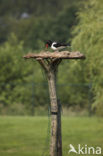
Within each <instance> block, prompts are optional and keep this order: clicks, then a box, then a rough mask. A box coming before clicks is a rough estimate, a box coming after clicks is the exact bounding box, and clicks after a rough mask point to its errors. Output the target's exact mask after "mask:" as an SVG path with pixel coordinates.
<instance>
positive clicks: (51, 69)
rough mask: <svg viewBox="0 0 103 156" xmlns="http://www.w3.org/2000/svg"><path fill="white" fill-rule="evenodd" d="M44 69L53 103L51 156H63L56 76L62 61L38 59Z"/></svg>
mask: <svg viewBox="0 0 103 156" xmlns="http://www.w3.org/2000/svg"><path fill="white" fill-rule="evenodd" d="M37 60H38V61H39V63H40V65H41V66H42V67H43V69H44V71H45V73H46V75H47V79H48V86H49V95H50V103H51V140H50V156H62V138H61V108H60V102H59V100H57V91H56V75H57V71H58V65H59V64H60V62H61V59H57V58H56V59H53V60H46V61H44V60H43V59H37Z"/></svg>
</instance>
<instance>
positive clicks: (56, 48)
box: [46, 40, 70, 51]
mask: <svg viewBox="0 0 103 156" xmlns="http://www.w3.org/2000/svg"><path fill="white" fill-rule="evenodd" d="M69 46H70V44H66V43H61V42H56V41H51V40H48V41H46V48H48V47H50V48H51V49H52V50H54V51H59V50H62V49H64V48H66V47H69Z"/></svg>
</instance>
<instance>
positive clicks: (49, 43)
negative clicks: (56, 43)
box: [45, 40, 52, 48]
mask: <svg viewBox="0 0 103 156" xmlns="http://www.w3.org/2000/svg"><path fill="white" fill-rule="evenodd" d="M51 45H52V41H51V40H48V41H46V44H45V46H46V48H48V47H50V46H51Z"/></svg>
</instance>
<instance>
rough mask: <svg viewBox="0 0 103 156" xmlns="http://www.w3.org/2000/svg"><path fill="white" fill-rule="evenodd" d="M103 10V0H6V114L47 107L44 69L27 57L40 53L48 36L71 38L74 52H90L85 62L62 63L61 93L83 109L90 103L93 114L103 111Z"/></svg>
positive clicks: (2, 48) (0, 18)
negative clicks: (25, 55) (23, 57)
mask: <svg viewBox="0 0 103 156" xmlns="http://www.w3.org/2000/svg"><path fill="white" fill-rule="evenodd" d="M9 3H10V4H9ZM25 13H26V14H25ZM102 14H103V2H102V0H100V1H96V0H93V1H90V0H87V1H82V0H78V3H77V2H75V1H73V0H72V1H71V0H69V1H67V0H65V1H58V0H55V1H54V0H51V1H47V0H45V1H44V2H43V1H41V0H39V1H36V0H35V1H34V0H31V1H30V2H29V1H28V0H26V1H24V2H23V1H22V2H21V1H17V0H12V1H11V2H9V1H8V0H6V3H5V1H3V0H1V5H0V23H1V24H0V69H1V70H0V113H1V114H22V115H25V114H31V111H32V110H33V109H34V112H35V109H36V108H38V107H44V109H47V107H48V106H47V105H48V102H49V101H48V89H47V88H48V87H47V84H46V78H45V76H44V73H43V71H42V70H41V68H40V66H39V65H38V64H37V63H36V62H33V60H30V61H24V60H23V59H22V56H23V55H24V54H26V53H28V52H29V51H32V52H40V51H41V50H43V49H44V48H45V46H44V42H45V40H47V39H52V40H58V41H64V42H71V47H72V51H74V50H76V51H77V50H78V51H80V52H82V53H84V54H85V55H86V60H85V61H80V60H78V61H75V60H70V61H63V62H62V64H61V65H60V68H59V75H58V94H59V96H60V97H61V101H62V103H63V106H65V107H68V108H77V109H80V110H83V109H88V107H89V106H90V109H92V112H93V113H96V114H97V115H103V111H102V110H103V109H102V108H103V104H102V99H103V96H102V90H103V86H102V77H103V74H102V64H103V61H102V55H103V52H102V41H103V37H102V36H103V19H102ZM36 84H37V85H36Z"/></svg>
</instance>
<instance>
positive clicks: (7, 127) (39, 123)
mask: <svg viewBox="0 0 103 156" xmlns="http://www.w3.org/2000/svg"><path fill="white" fill-rule="evenodd" d="M47 125H48V119H47V118H46V117H0V156H42V152H43V149H44V148H45V147H46V149H45V151H46V153H45V154H48V152H49V151H48V150H49V143H48V140H46V138H47V135H48V134H47V127H48V126H47ZM62 137H63V156H69V155H71V156H75V155H76V154H73V153H71V154H68V150H69V144H72V145H74V147H77V145H78V144H81V145H82V146H83V145H85V144H86V145H88V147H89V146H93V147H97V146H100V147H102V149H103V118H96V117H92V118H88V117H63V118H62ZM45 142H46V144H45ZM45 154H44V155H43V156H47V155H45ZM85 156H86V155H85ZM101 156H102V155H101Z"/></svg>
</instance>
